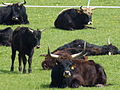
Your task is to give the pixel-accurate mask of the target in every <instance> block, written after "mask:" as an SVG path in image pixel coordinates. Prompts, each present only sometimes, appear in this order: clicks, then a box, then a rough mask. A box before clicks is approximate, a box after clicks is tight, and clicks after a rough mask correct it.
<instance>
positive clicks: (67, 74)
mask: <svg viewBox="0 0 120 90" xmlns="http://www.w3.org/2000/svg"><path fill="white" fill-rule="evenodd" d="M63 76H64V77H70V76H71V73H70V71H65V72H64V73H63Z"/></svg>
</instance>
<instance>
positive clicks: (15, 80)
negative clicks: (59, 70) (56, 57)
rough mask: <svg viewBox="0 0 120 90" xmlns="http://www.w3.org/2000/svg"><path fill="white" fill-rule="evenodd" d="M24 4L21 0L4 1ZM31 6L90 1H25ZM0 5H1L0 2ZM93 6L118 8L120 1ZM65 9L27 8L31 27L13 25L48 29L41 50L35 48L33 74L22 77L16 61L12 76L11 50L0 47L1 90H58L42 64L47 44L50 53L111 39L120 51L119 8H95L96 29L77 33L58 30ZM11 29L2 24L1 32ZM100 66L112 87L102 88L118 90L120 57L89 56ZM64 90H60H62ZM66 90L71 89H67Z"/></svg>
mask: <svg viewBox="0 0 120 90" xmlns="http://www.w3.org/2000/svg"><path fill="white" fill-rule="evenodd" d="M18 1H19V2H21V1H22V0H9V1H8V0H3V2H18ZM26 1H27V4H28V5H76V6H77V5H87V0H69V1H68V0H64V1H63V0H26ZM0 2H2V1H1V0H0ZM91 5H94V6H96V5H98V6H101V5H103V6H119V5H120V3H119V0H91ZM62 9H63V8H27V13H28V16H29V21H30V24H29V25H15V26H10V27H12V28H13V29H15V28H16V27H17V26H28V27H30V28H33V29H37V28H38V29H43V28H47V30H46V31H44V32H43V33H42V39H41V48H40V49H35V53H34V56H33V64H32V69H33V73H31V74H21V73H19V72H18V60H17V57H16V61H15V72H13V73H11V72H10V71H9V70H10V64H11V48H10V47H0V90H8V89H9V90H58V89H57V88H55V89H50V88H49V84H50V81H51V78H50V73H51V71H50V70H48V71H47V70H46V71H44V70H42V67H41V62H42V61H43V60H44V57H40V56H39V55H40V54H46V53H47V47H48V44H49V45H50V47H51V51H53V50H55V49H56V48H57V47H59V46H61V45H63V44H65V43H68V42H70V41H72V40H74V39H83V40H86V41H88V42H89V43H94V44H97V45H105V44H106V41H107V39H108V37H109V36H110V38H111V42H112V43H113V44H114V45H116V46H117V47H118V48H119V49H120V42H119V41H120V39H119V38H120V36H119V35H120V31H119V30H120V25H119V24H120V12H119V9H96V10H94V14H93V25H92V26H93V27H96V29H95V30H91V29H83V30H76V31H64V30H59V29H55V28H54V25H53V22H54V20H55V19H56V17H57V15H58V13H59V12H60V11H61V10H62ZM6 27H9V26H6V25H0V29H3V28H6ZM89 59H93V60H95V62H97V63H100V64H101V65H102V66H103V67H104V68H105V71H106V73H107V79H108V80H107V84H112V85H110V86H106V87H103V88H102V89H103V90H108V89H109V90H113V89H114V90H118V89H119V88H120V80H119V79H120V70H119V69H120V60H119V59H120V55H113V56H108V55H103V56H94V57H92V56H91V57H89ZM79 89H82V90H86V89H88V90H93V89H94V90H100V89H101V88H96V87H92V88H86V87H80V88H77V89H74V90H79ZM60 90H61V89H60ZM64 90H72V89H70V88H65V89H64Z"/></svg>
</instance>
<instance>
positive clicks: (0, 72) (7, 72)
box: [0, 69, 20, 74]
mask: <svg viewBox="0 0 120 90" xmlns="http://www.w3.org/2000/svg"><path fill="white" fill-rule="evenodd" d="M5 73H6V74H20V73H19V72H11V71H9V70H1V69H0V74H5Z"/></svg>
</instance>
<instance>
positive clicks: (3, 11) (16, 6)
mask: <svg viewBox="0 0 120 90" xmlns="http://www.w3.org/2000/svg"><path fill="white" fill-rule="evenodd" d="M25 3H26V1H25V0H24V2H19V3H10V4H8V3H3V4H4V5H7V6H5V7H0V24H4V25H14V24H29V21H28V19H27V14H26V8H25V7H24V6H23V5H24V4H25Z"/></svg>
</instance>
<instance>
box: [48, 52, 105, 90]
mask: <svg viewBox="0 0 120 90" xmlns="http://www.w3.org/2000/svg"><path fill="white" fill-rule="evenodd" d="M49 55H50V56H51V57H53V58H54V59H55V60H56V65H55V66H54V67H53V68H52V72H51V83H50V87H51V88H65V87H71V88H78V87H79V86H84V87H92V86H100V87H101V86H105V85H106V82H107V76H106V73H105V71H104V69H103V67H102V66H101V65H99V64H96V63H95V62H94V61H93V60H79V59H75V57H77V56H78V55H80V53H79V54H77V55H76V56H75V57H73V56H70V57H66V58H65V57H62V56H61V55H55V54H51V53H49Z"/></svg>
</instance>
